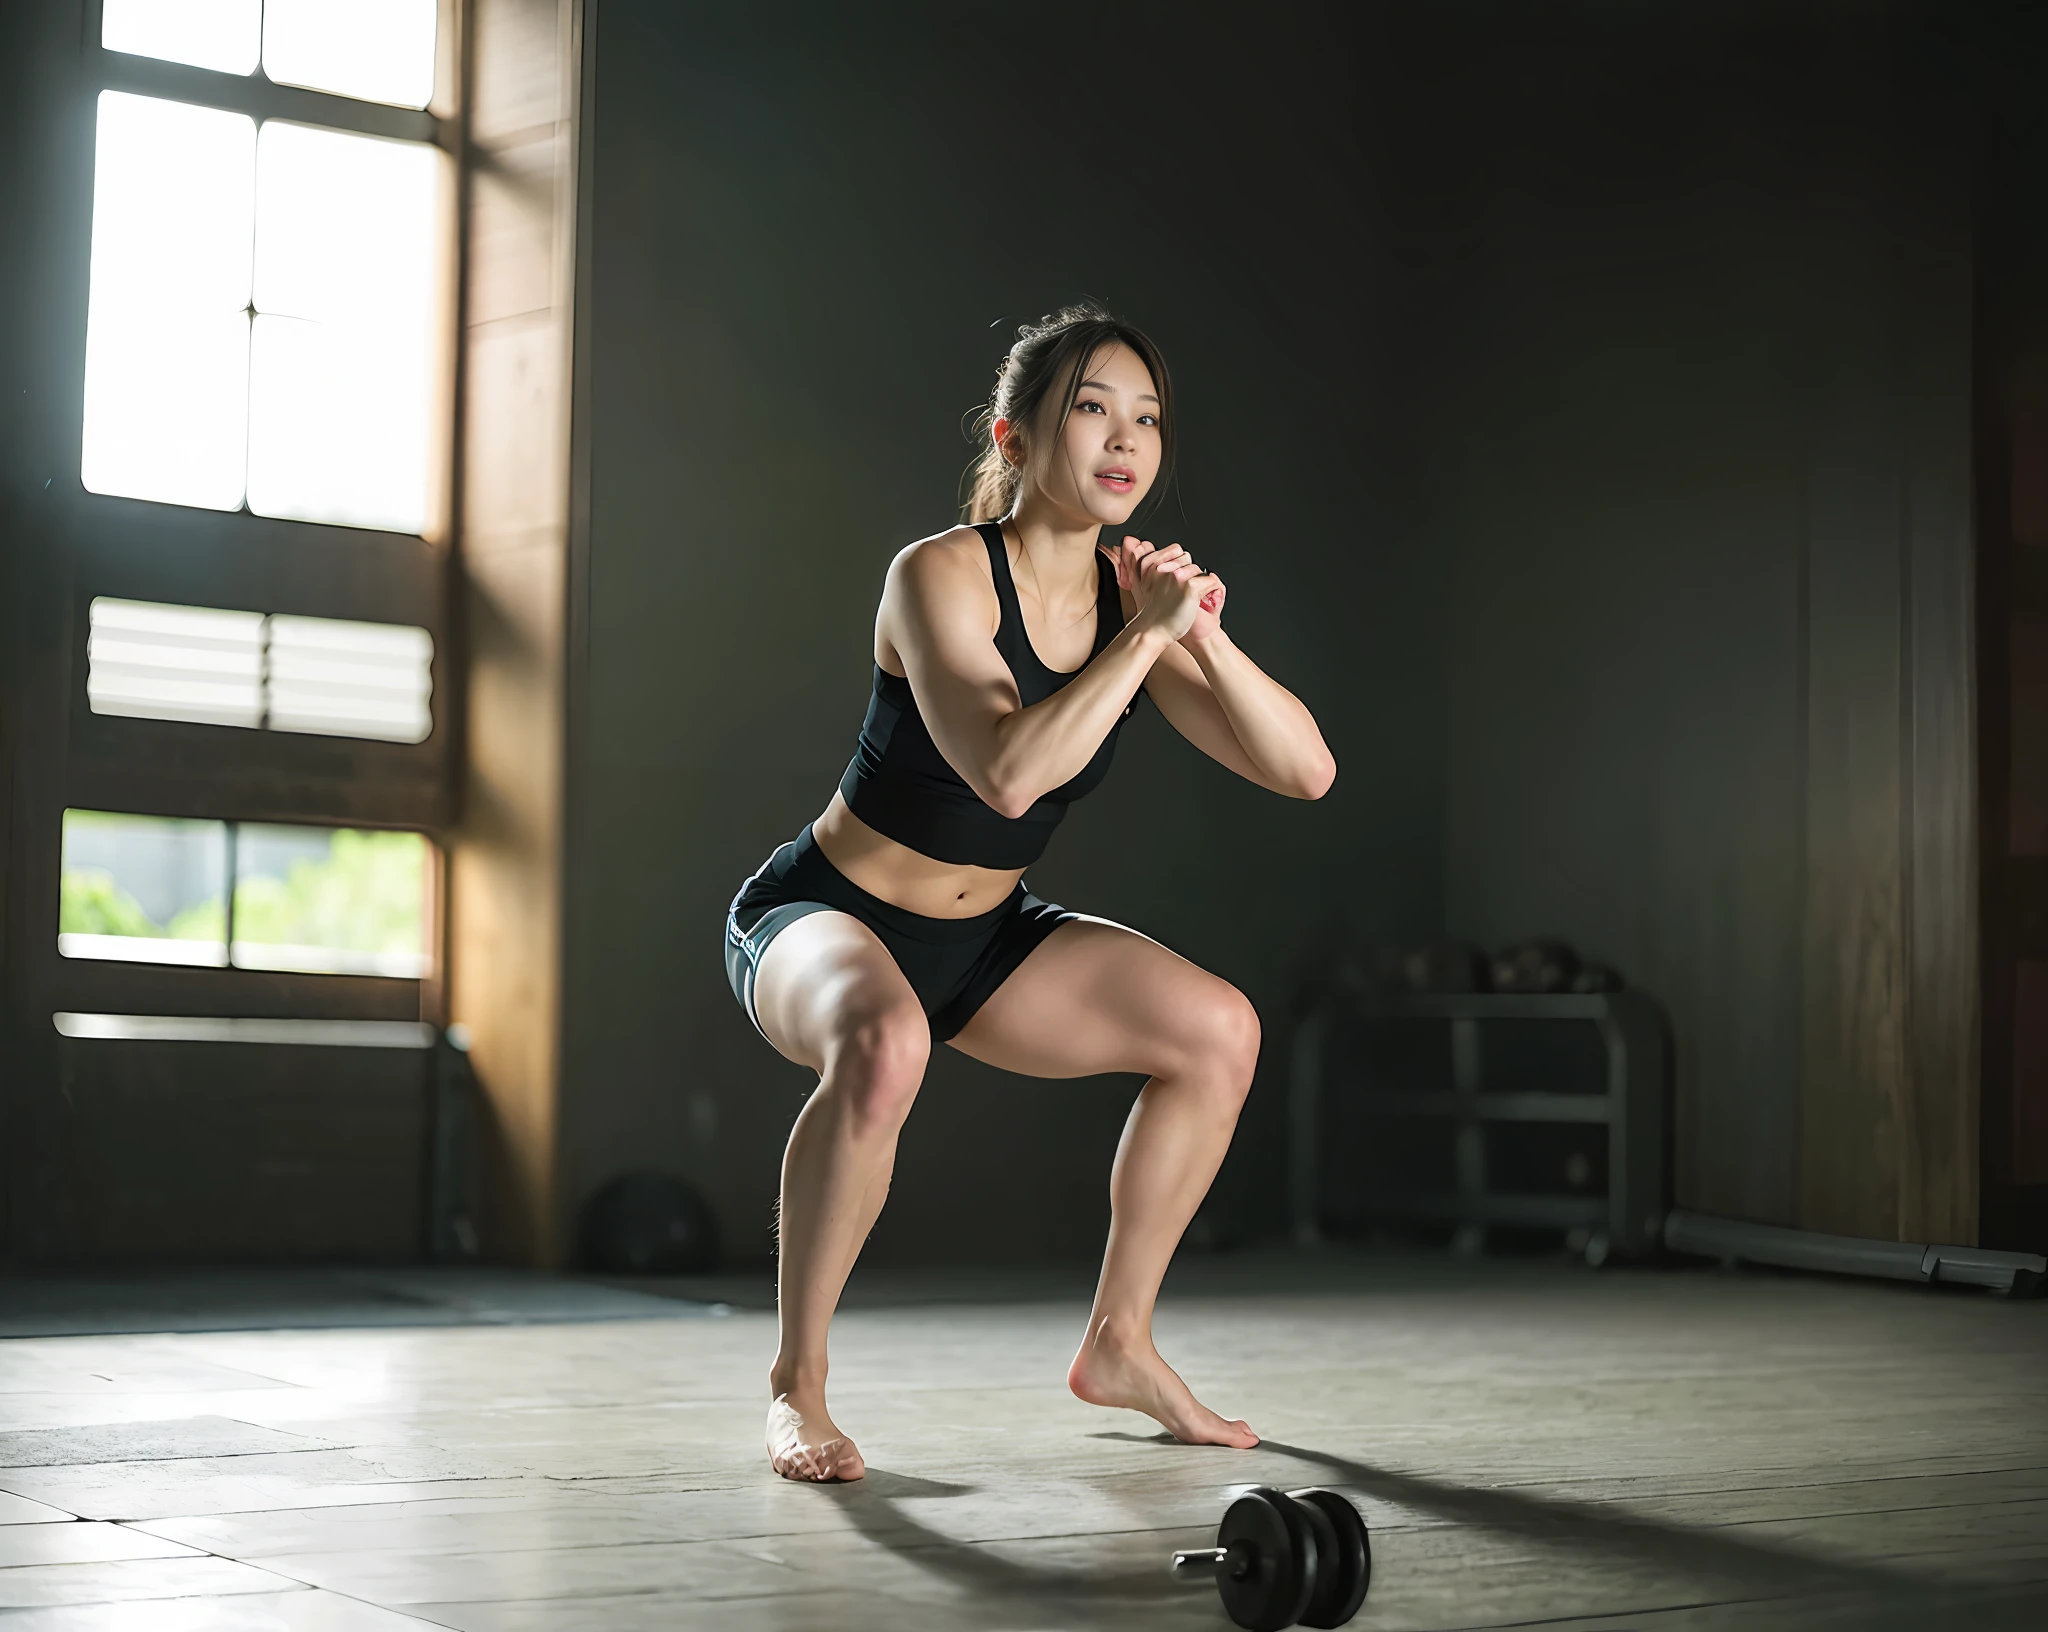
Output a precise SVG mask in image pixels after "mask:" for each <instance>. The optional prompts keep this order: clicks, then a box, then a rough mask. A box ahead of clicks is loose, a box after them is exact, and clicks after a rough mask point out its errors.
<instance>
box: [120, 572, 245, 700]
mask: <svg viewBox="0 0 2048 1632" xmlns="http://www.w3.org/2000/svg"><path fill="white" fill-rule="evenodd" d="M88 654H89V655H88V661H89V665H90V667H89V669H88V672H87V677H86V695H87V696H88V697H89V698H90V699H91V702H92V711H93V712H94V713H95V714H125V715H129V716H132V717H135V718H140V719H147V720H196V721H199V722H201V723H204V724H209V725H242V726H254V725H257V724H260V723H261V721H262V718H263V690H262V684H263V618H262V615H261V614H260V613H256V612H227V611H219V610H216V609H215V608H213V607H206V606H164V605H160V604H158V603H155V602H151V601H117V600H113V599H110V598H109V597H107V596H104V595H103V596H100V597H99V598H98V599H96V600H95V601H94V602H93V603H92V636H91V643H90V645H89V647H88Z"/></svg>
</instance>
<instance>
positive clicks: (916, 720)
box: [839, 521, 1131, 868]
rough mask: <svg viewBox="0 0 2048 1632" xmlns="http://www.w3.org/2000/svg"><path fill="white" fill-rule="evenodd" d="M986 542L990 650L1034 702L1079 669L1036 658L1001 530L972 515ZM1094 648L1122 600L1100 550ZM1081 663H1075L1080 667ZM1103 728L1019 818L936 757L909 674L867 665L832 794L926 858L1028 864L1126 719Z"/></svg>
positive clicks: (1094, 777) (1088, 783) (1090, 780)
mask: <svg viewBox="0 0 2048 1632" xmlns="http://www.w3.org/2000/svg"><path fill="white" fill-rule="evenodd" d="M974 530H975V531H976V532H977V533H979V534H981V541H982V543H983V544H985V545H987V547H988V566H989V571H990V573H991V574H993V576H994V578H995V584H996V601H997V604H998V605H1000V606H1001V608H1002V620H1001V621H1000V622H999V623H998V624H997V625H996V650H997V651H998V652H1000V653H1002V656H1003V661H1004V662H1005V663H1007V664H1009V666H1010V673H1011V675H1012V676H1013V677H1014V678H1015V680H1016V682H1017V695H1018V697H1019V698H1021V699H1022V700H1023V702H1024V704H1025V706H1026V707H1029V706H1030V705H1031V704H1032V703H1039V702H1043V701H1044V700H1045V699H1046V698H1048V697H1050V696H1051V695H1052V694H1053V693H1054V692H1056V691H1058V690H1059V689H1060V687H1062V686H1064V685H1065V684H1066V683H1067V682H1068V681H1069V680H1071V679H1073V678H1074V675H1075V674H1079V673H1080V672H1081V671H1080V669H1076V670H1074V672H1073V674H1062V673H1061V672H1060V671H1059V670H1057V669H1049V668H1047V667H1046V666H1045V665H1044V664H1043V663H1041V662H1039V660H1038V654H1037V653H1036V652H1034V651H1033V650H1032V649H1031V639H1030V637H1029V636H1028V635H1026V634H1025V632H1024V613H1023V609H1022V608H1020V607H1019V606H1018V605H1017V586H1016V584H1015V582H1014V581H1013V580H1012V579H1011V577H1010V557H1009V552H1008V551H1007V550H1005V549H1004V548H1003V533H1002V528H1001V526H1000V525H999V524H998V523H996V522H992V521H990V522H980V523H977V524H976V526H975V529H974ZM1095 572H1096V590H1095V648H1094V650H1093V651H1091V652H1090V653H1089V654H1088V661H1089V662H1091V663H1092V662H1093V661H1094V660H1095V659H1096V658H1097V657H1099V656H1101V655H1102V650H1103V648H1104V647H1105V646H1107V645H1108V644H1109V643H1110V642H1111V641H1112V640H1114V639H1115V638H1116V636H1117V632H1118V631H1119V630H1121V629H1122V628H1123V626H1124V610H1123V601H1122V599H1121V598H1120V597H1119V595H1118V593H1117V587H1116V568H1115V567H1113V566H1112V565H1111V564H1110V561H1109V558H1108V557H1107V556H1105V555H1103V554H1102V553H1101V552H1100V551H1098V552H1097V553H1096V556H1095ZM1086 667H1087V664H1083V665H1082V668H1086ZM1130 713H1131V710H1130V709H1129V708H1126V709H1125V710H1124V712H1123V717H1122V718H1120V719H1119V720H1118V721H1117V723H1116V724H1115V725H1113V726H1111V727H1110V730H1109V735H1108V736H1106V737H1104V738H1103V739H1102V746H1101V747H1099V748H1097V749H1096V750H1095V757H1094V758H1092V759H1091V760H1089V761H1088V763H1087V764H1086V765H1085V766H1083V767H1082V768H1081V772H1080V774H1079V775H1078V776H1076V777H1074V778H1073V780H1072V781H1070V782H1067V783H1064V784H1063V785H1061V786H1060V787H1057V788H1054V789H1053V790H1052V791H1051V792H1050V793H1048V794H1046V795H1044V796H1043V797H1042V798H1040V799H1039V800H1038V802H1037V803H1035V804H1034V805H1033V806H1032V807H1031V808H1030V809H1029V810H1027V811H1026V812H1025V813H1024V814H1023V815H1022V816H1017V817H1009V816H1004V815H1002V814H1001V813H1000V812H998V811H996V810H995V809H993V808H992V807H990V806H989V805H987V804H984V803H983V802H982V799H981V796H980V795H979V794H978V793H976V792H975V791H974V790H973V789H972V788H970V787H969V786H968V785H967V783H966V781H965V780H964V779H963V778H962V777H961V775H960V773H959V772H958V771H956V770H954V769H953V767H952V766H951V765H949V764H947V763H946V757H945V755H943V754H941V753H940V752H939V749H938V744H936V743H935V742H933V741H932V734H931V732H930V731H928V730H926V729H925V723H924V719H923V717H922V716H921V715H920V714H919V713H918V711H917V700H916V698H914V697H913V696H912V695H911V692H910V682H909V681H908V680H906V679H904V678H903V677H902V676H901V675H895V674H891V673H890V672H889V671H888V670H887V669H885V668H883V667H882V665H881V664H879V663H877V664H876V665H875V690H874V695H873V696H872V697H870V698H869V700H868V714H867V719H866V720H865V721H863V722H862V724H861V728H860V743H859V745H858V746H857V747H856V748H855V749H854V753H853V761H852V763H851V764H849V765H848V766H847V767H846V774H845V775H844V776H842V777H841V778H840V779H839V793H840V797H841V798H843V799H844V800H845V801H846V804H847V808H848V809H850V810H851V811H852V812H853V813H854V815H856V816H858V817H859V818H860V819H861V820H862V821H864V822H866V823H867V824H868V826H869V827H872V828H873V829H874V830H875V831H876V832H877V833H880V834H883V835H884V836H886V837H888V838H892V839H894V840H895V841H896V842H897V843H898V844H904V845H908V846H909V847H910V848H911V849H913V850H916V851H918V852H919V853H921V854H923V855H927V856H930V857H931V858H932V859H933V860H934V861H950V862H955V863H959V864H962V865H966V866H972V867H997V868H1013V867H1028V866H1030V865H1031V863H1033V862H1034V861H1036V860H1037V859H1038V858H1039V857H1040V856H1041V855H1042V854H1044V852H1045V844H1046V840H1048V839H1049V838H1051V837H1052V830H1053V829H1054V828H1056V827H1058V826H1059V825H1060V818H1062V817H1063V816H1065V815H1066V813H1067V806H1068V805H1070V804H1072V803H1073V802H1074V801H1075V800H1076V799H1078V798H1080V797H1081V796H1082V795H1083V794H1085V793H1090V792H1092V791H1094V789H1095V786H1096V784H1098V783H1099V782H1101V780H1102V779H1103V777H1105V776H1107V775H1108V774H1109V762H1110V759H1111V757H1112V756H1113V755H1114V754H1115V753H1116V734H1117V732H1118V731H1119V730H1121V729H1122V728H1123V722H1124V719H1128V718H1129V717H1130Z"/></svg>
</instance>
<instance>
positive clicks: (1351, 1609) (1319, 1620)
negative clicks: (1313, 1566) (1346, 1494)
mask: <svg viewBox="0 0 2048 1632" xmlns="http://www.w3.org/2000/svg"><path fill="white" fill-rule="evenodd" d="M1293 1496H1294V1499H1295V1500H1296V1501H1297V1502H1299V1503H1301V1505H1302V1506H1303V1507H1304V1508H1305V1509H1307V1510H1308V1511H1310V1512H1313V1513H1315V1514H1316V1515H1318V1516H1319V1517H1321V1518H1323V1519H1325V1520H1327V1521H1328V1522H1329V1526H1330V1529H1331V1531H1332V1532H1333V1533H1334V1536H1335V1540H1336V1547H1335V1550H1334V1551H1333V1552H1332V1553H1329V1554H1327V1555H1325V1558H1324V1560H1323V1565H1322V1568H1321V1570H1320V1571H1318V1572H1317V1573H1318V1574H1319V1575H1320V1576H1321V1578H1322V1579H1321V1580H1320V1581H1319V1582H1318V1583H1317V1589H1318V1590H1317V1592H1316V1594H1315V1601H1314V1602H1313V1603H1311V1604H1310V1605H1309V1606H1308V1607H1307V1608H1306V1609H1304V1610H1303V1611H1302V1612H1301V1616H1300V1620H1301V1624H1302V1625H1303V1626H1342V1625H1344V1624H1345V1622H1347V1621H1349V1620H1350V1619H1351V1617H1352V1616H1354V1615H1356V1614H1357V1613H1358V1610H1359V1606H1360V1605H1362V1604H1363V1603H1364V1602H1365V1591H1366V1588H1368V1587H1370V1586H1371V1585H1372V1542H1371V1540H1370V1539H1369V1538H1368V1537H1367V1535H1366V1532H1365V1519H1364V1518H1363V1517H1362V1516H1361V1515H1360V1513H1359V1511H1358V1509H1357V1508H1355V1507H1353V1506H1352V1505H1351V1504H1350V1503H1349V1502H1348V1501H1346V1500H1345V1499H1344V1498H1343V1497H1342V1496H1339V1495H1338V1494H1337V1493H1336V1492H1335V1491H1334V1490H1297V1491H1295V1492H1293Z"/></svg>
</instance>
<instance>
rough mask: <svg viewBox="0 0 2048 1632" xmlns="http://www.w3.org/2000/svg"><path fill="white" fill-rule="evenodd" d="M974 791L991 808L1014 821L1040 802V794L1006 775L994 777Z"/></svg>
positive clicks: (999, 814)
mask: <svg viewBox="0 0 2048 1632" xmlns="http://www.w3.org/2000/svg"><path fill="white" fill-rule="evenodd" d="M974 791H975V792H976V793H978V794H980V795H981V802H982V803H983V804H985V805H987V806H988V808H989V809H990V810H992V811H994V812H995V813H996V814H997V815H998V816H1006V817H1008V818H1009V819H1010V820H1011V821H1013V822H1014V821H1015V820H1016V819H1017V818H1018V817H1019V816H1022V815H1023V814H1024V813H1025V812H1026V811H1028V810H1029V809H1030V808H1031V807H1032V806H1033V805H1035V804H1037V803H1038V796H1037V795H1036V794H1035V793H1033V792H1032V791H1031V790H1030V789H1029V788H1027V787H1024V786H1022V785H1021V784H1020V783H1017V782H1015V781H1012V780H1010V779H1008V778H1005V777H996V778H992V779H991V780H989V781H988V782H986V783H985V784H984V785H982V786H981V787H978V788H976V789H975V790H974Z"/></svg>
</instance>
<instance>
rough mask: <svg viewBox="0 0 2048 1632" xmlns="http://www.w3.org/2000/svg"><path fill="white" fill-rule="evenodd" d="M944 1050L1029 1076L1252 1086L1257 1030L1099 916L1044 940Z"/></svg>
mask: <svg viewBox="0 0 2048 1632" xmlns="http://www.w3.org/2000/svg"><path fill="white" fill-rule="evenodd" d="M952 1041H953V1046H954V1047H955V1048H957V1049H959V1050H960V1051H961V1052H962V1053H963V1054H971V1055H972V1056H973V1057H974V1058H975V1059H977V1060H983V1061H986V1062H987V1063H988V1064H990V1065H995V1066H1000V1067H1002V1068H1003V1069H1004V1070H1006V1071H1016V1072H1020V1073H1022V1074H1023V1075H1025V1076H1028V1077H1086V1076H1093V1075H1094V1074H1095V1073H1097V1072H1100V1071H1136V1072H1139V1073H1141V1074H1143V1075H1146V1076H1156V1075H1159V1074H1162V1073H1165V1074H1169V1075H1170V1074H1178V1073H1181V1072H1183V1071H1186V1070H1188V1069H1190V1068H1202V1067H1206V1066H1214V1067H1220V1068H1223V1069H1224V1070H1225V1071H1226V1072H1227V1074H1229V1075H1231V1076H1233V1077H1235V1076H1242V1077H1243V1079H1244V1080H1245V1081H1247V1082H1249V1080H1250V1077H1251V1069H1252V1067H1253V1065H1255V1064H1256V1063H1257V1060H1258V1051H1259V1020H1258V1015H1257V1013H1256V1012H1255V1011H1254V1010H1253V1008H1252V1006H1251V1003H1250V1002H1249V1001H1248V1000H1247V999H1246V998H1245V996H1244V994H1243V993H1242V992H1240V991H1238V989H1237V988H1236V987H1235V986H1232V985H1231V984H1230V982H1228V981H1227V980H1224V979H1222V978H1221V977H1219V976H1216V975H1212V974H1210V973H1209V972H1208V971H1207V970H1206V969H1203V968H1201V967H1199V966H1198V965H1196V964H1193V963H1190V962H1189V961H1188V960H1187V959H1186V958H1184V957H1182V956H1181V955H1180V954H1179V953H1178V952H1174V951H1170V950H1169V949H1168V948H1166V947H1163V946H1161V945H1160V944H1159V943H1158V942H1157V941H1155V940H1152V939H1151V938H1150V937H1149V936H1145V935H1140V934H1139V933H1138V932H1137V931H1136V930H1134V929H1126V928H1124V927H1123V925H1121V924H1113V923H1111V922H1109V920H1108V919H1106V918H1077V919H1071V920H1069V921H1068V922H1066V923H1063V924H1061V925H1060V927H1059V928H1058V929H1056V930H1054V931H1053V932H1052V933H1051V934H1050V935H1048V936H1047V937H1046V938H1045V940H1044V941H1043V942H1041V943H1040V944H1039V945H1038V946H1037V947H1036V948H1034V949H1033V950H1032V952H1031V955H1030V956H1029V957H1027V958H1026V959H1025V960H1024V961H1023V962H1022V963H1020V964H1019V965H1018V966H1017V968H1016V970H1015V971H1014V972H1013V973H1012V974H1011V976H1010V978H1009V979H1007V980H1005V981H1004V982H1003V983H1002V985H1000V986H998V987H997V988H996V990H995V993H994V995H993V996H991V997H990V998H989V1000H988V1001H987V1002H986V1003H984V1004H983V1005H982V1006H981V1007H980V1008H979V1009H978V1010H976V1011H975V1015H974V1018H973V1019H972V1020H970V1021H968V1022H967V1024H966V1025H965V1026H964V1027H962V1028H961V1031H960V1033H959V1035H958V1036H956V1037H955V1038H953V1040H952Z"/></svg>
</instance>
